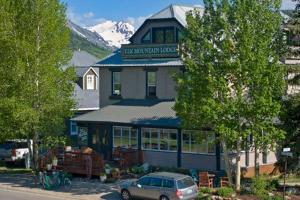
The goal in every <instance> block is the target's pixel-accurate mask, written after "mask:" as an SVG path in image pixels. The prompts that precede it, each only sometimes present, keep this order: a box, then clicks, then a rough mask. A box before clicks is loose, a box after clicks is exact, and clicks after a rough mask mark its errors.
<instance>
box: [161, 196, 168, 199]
mask: <svg viewBox="0 0 300 200" xmlns="http://www.w3.org/2000/svg"><path fill="white" fill-rule="evenodd" d="M159 200H169V198H168V197H166V196H161V197H160V198H159Z"/></svg>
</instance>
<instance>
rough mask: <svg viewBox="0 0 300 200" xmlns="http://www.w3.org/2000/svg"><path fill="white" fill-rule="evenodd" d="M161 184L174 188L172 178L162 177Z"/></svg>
mask: <svg viewBox="0 0 300 200" xmlns="http://www.w3.org/2000/svg"><path fill="white" fill-rule="evenodd" d="M162 185H163V187H165V188H174V181H173V180H168V179H163V183H162Z"/></svg>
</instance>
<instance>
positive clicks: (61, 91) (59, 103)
mask: <svg viewBox="0 0 300 200" xmlns="http://www.w3.org/2000/svg"><path fill="white" fill-rule="evenodd" d="M0 51H1V52H0V59H1V62H0V80H1V84H0V91H1V94H0V110H1V112H0V132H1V137H2V139H7V138H21V137H23V138H24V137H25V138H27V139H28V140H29V139H32V140H33V142H34V146H33V153H34V156H33V158H34V167H35V168H36V167H37V158H38V141H39V140H40V139H41V138H42V137H43V136H45V135H48V134H58V133H61V132H62V130H63V126H64V120H65V118H66V117H69V116H71V114H72V112H71V109H72V108H73V107H74V102H73V100H72V98H71V97H72V94H73V80H74V75H75V74H74V71H72V70H65V71H64V70H62V69H61V66H62V65H63V64H64V63H66V62H67V61H68V60H69V59H70V56H71V54H70V52H69V32H68V28H67V26H66V15H65V6H64V5H62V4H61V3H60V1H59V0H22V1H15V0H0ZM0 139H1V138H0Z"/></svg>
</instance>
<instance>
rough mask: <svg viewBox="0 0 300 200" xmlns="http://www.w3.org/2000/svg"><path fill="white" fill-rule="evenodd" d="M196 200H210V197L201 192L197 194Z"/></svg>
mask: <svg viewBox="0 0 300 200" xmlns="http://www.w3.org/2000/svg"><path fill="white" fill-rule="evenodd" d="M197 200H211V197H210V196H209V195H207V194H203V193H202V192H199V193H198V196H197Z"/></svg>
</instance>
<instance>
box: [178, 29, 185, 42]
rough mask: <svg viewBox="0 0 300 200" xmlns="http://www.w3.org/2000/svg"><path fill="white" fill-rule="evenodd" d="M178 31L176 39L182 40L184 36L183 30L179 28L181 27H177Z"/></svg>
mask: <svg viewBox="0 0 300 200" xmlns="http://www.w3.org/2000/svg"><path fill="white" fill-rule="evenodd" d="M176 31H177V40H176V41H177V42H182V41H183V38H184V36H183V33H182V31H181V30H179V29H177V30H176Z"/></svg>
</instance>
